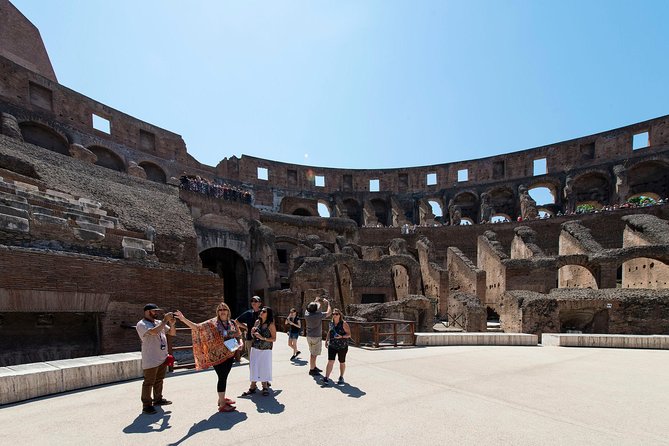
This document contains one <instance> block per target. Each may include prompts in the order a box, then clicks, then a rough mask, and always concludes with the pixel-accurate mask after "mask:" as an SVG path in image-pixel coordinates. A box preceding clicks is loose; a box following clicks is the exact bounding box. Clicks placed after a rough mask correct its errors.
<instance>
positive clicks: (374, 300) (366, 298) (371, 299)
mask: <svg viewBox="0 0 669 446" xmlns="http://www.w3.org/2000/svg"><path fill="white" fill-rule="evenodd" d="M385 301H386V295H385V294H363V295H362V299H361V301H360V303H361V304H382V303H384V302H385Z"/></svg>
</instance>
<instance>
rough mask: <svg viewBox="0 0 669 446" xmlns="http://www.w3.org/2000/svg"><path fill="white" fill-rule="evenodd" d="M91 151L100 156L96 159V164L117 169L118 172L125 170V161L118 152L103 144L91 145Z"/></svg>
mask: <svg viewBox="0 0 669 446" xmlns="http://www.w3.org/2000/svg"><path fill="white" fill-rule="evenodd" d="M88 150H90V151H91V152H93V153H94V154H95V156H97V157H98V159H97V160H96V161H95V164H96V165H98V166H101V167H106V168H107V169H111V170H115V171H117V172H125V163H124V162H123V160H122V159H121V157H119V156H118V155H117V154H115V153H114V152H112V151H111V150H109V149H108V148H106V147H102V146H90V147H89V148H88Z"/></svg>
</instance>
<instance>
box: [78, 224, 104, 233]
mask: <svg viewBox="0 0 669 446" xmlns="http://www.w3.org/2000/svg"><path fill="white" fill-rule="evenodd" d="M77 226H79V227H80V228H81V229H86V230H87V231H94V232H99V233H100V234H103V235H105V234H106V233H107V228H105V227H104V226H102V225H98V224H95V223H87V222H85V221H77Z"/></svg>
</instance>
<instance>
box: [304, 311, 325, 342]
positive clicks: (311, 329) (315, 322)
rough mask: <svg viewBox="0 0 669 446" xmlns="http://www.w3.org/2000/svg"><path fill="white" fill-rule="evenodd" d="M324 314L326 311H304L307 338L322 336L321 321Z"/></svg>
mask: <svg viewBox="0 0 669 446" xmlns="http://www.w3.org/2000/svg"><path fill="white" fill-rule="evenodd" d="M326 316H327V313H323V312H322V311H316V312H315V313H309V312H308V311H305V312H304V320H305V322H306V323H307V337H308V338H320V337H322V336H323V327H322V322H323V319H324V318H325V317H326Z"/></svg>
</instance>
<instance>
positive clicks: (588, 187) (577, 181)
mask: <svg viewBox="0 0 669 446" xmlns="http://www.w3.org/2000/svg"><path fill="white" fill-rule="evenodd" d="M572 191H573V194H574V196H575V197H576V205H579V204H582V203H599V204H601V205H605V204H609V202H610V197H611V191H612V184H611V176H610V175H609V174H608V172H606V171H603V170H599V169H591V170H588V171H586V172H582V173H580V174H579V175H577V176H575V177H574V178H573V179H572Z"/></svg>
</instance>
